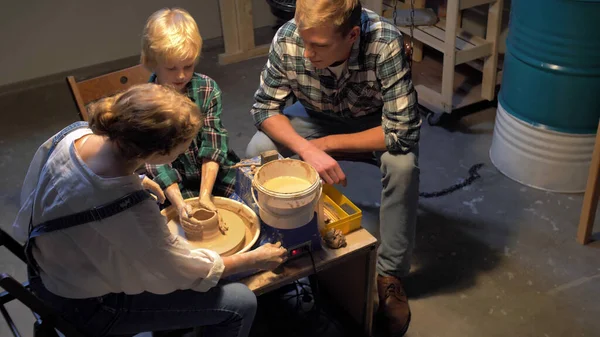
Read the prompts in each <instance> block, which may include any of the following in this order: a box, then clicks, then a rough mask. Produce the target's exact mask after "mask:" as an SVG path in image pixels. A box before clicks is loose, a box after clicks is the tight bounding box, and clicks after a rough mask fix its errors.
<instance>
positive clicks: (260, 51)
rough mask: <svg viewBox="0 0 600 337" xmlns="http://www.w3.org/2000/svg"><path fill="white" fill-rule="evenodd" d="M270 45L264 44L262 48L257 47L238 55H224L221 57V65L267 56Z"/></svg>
mask: <svg viewBox="0 0 600 337" xmlns="http://www.w3.org/2000/svg"><path fill="white" fill-rule="evenodd" d="M270 47H271V45H270V44H264V45H262V46H258V47H255V48H253V49H250V50H244V51H240V52H238V53H233V54H230V53H224V54H220V55H219V64H221V65H225V64H231V63H236V62H240V61H245V60H248V59H251V58H255V57H260V56H265V55H267V54H268V53H269V48H270Z"/></svg>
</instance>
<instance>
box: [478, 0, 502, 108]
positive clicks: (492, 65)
mask: <svg viewBox="0 0 600 337" xmlns="http://www.w3.org/2000/svg"><path fill="white" fill-rule="evenodd" d="M502 9H503V0H497V1H496V2H495V3H493V4H492V5H490V8H489V10H488V22H487V31H486V34H485V36H486V40H487V41H488V42H490V43H492V50H491V55H490V56H489V57H487V58H485V60H484V61H483V77H482V80H481V97H483V98H485V99H487V100H488V101H491V100H493V99H494V97H495V96H496V73H497V72H498V43H499V42H498V40H499V38H500V26H501V24H502Z"/></svg>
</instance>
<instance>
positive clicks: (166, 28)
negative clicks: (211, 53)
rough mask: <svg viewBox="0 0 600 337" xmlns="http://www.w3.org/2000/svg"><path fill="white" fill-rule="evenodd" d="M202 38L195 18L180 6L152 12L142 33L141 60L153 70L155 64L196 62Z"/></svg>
mask: <svg viewBox="0 0 600 337" xmlns="http://www.w3.org/2000/svg"><path fill="white" fill-rule="evenodd" d="M201 49H202V37H201V36H200V31H199V30H198V25H197V24H196V21H194V18H192V16H191V15H190V13H188V12H187V11H186V10H184V9H181V8H163V9H161V10H158V11H156V12H154V13H153V14H152V15H151V16H150V17H149V18H148V21H147V22H146V26H145V27H144V32H143V34H142V57H141V63H142V64H143V65H144V66H146V67H147V68H149V69H150V70H153V68H155V67H156V66H157V64H158V63H169V62H179V61H182V60H189V59H194V61H195V62H197V61H198V58H199V57H200V50H201Z"/></svg>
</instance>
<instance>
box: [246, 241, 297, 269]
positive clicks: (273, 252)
mask: <svg viewBox="0 0 600 337" xmlns="http://www.w3.org/2000/svg"><path fill="white" fill-rule="evenodd" d="M287 253H288V251H287V249H285V248H283V247H281V243H280V242H277V243H275V244H272V243H267V244H264V245H262V246H260V247H258V248H256V249H255V250H253V251H252V252H250V253H248V254H252V255H253V256H252V258H253V259H254V261H253V264H254V266H256V268H258V269H261V270H273V269H275V268H277V267H279V265H280V264H282V263H283V262H284V261H285V260H286V257H287Z"/></svg>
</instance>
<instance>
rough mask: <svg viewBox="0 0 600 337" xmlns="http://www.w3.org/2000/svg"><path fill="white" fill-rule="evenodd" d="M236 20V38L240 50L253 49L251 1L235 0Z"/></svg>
mask: <svg viewBox="0 0 600 337" xmlns="http://www.w3.org/2000/svg"><path fill="white" fill-rule="evenodd" d="M235 5H236V13H237V18H238V25H237V29H238V36H239V44H240V48H241V50H250V49H253V48H254V22H253V20H252V0H235Z"/></svg>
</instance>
